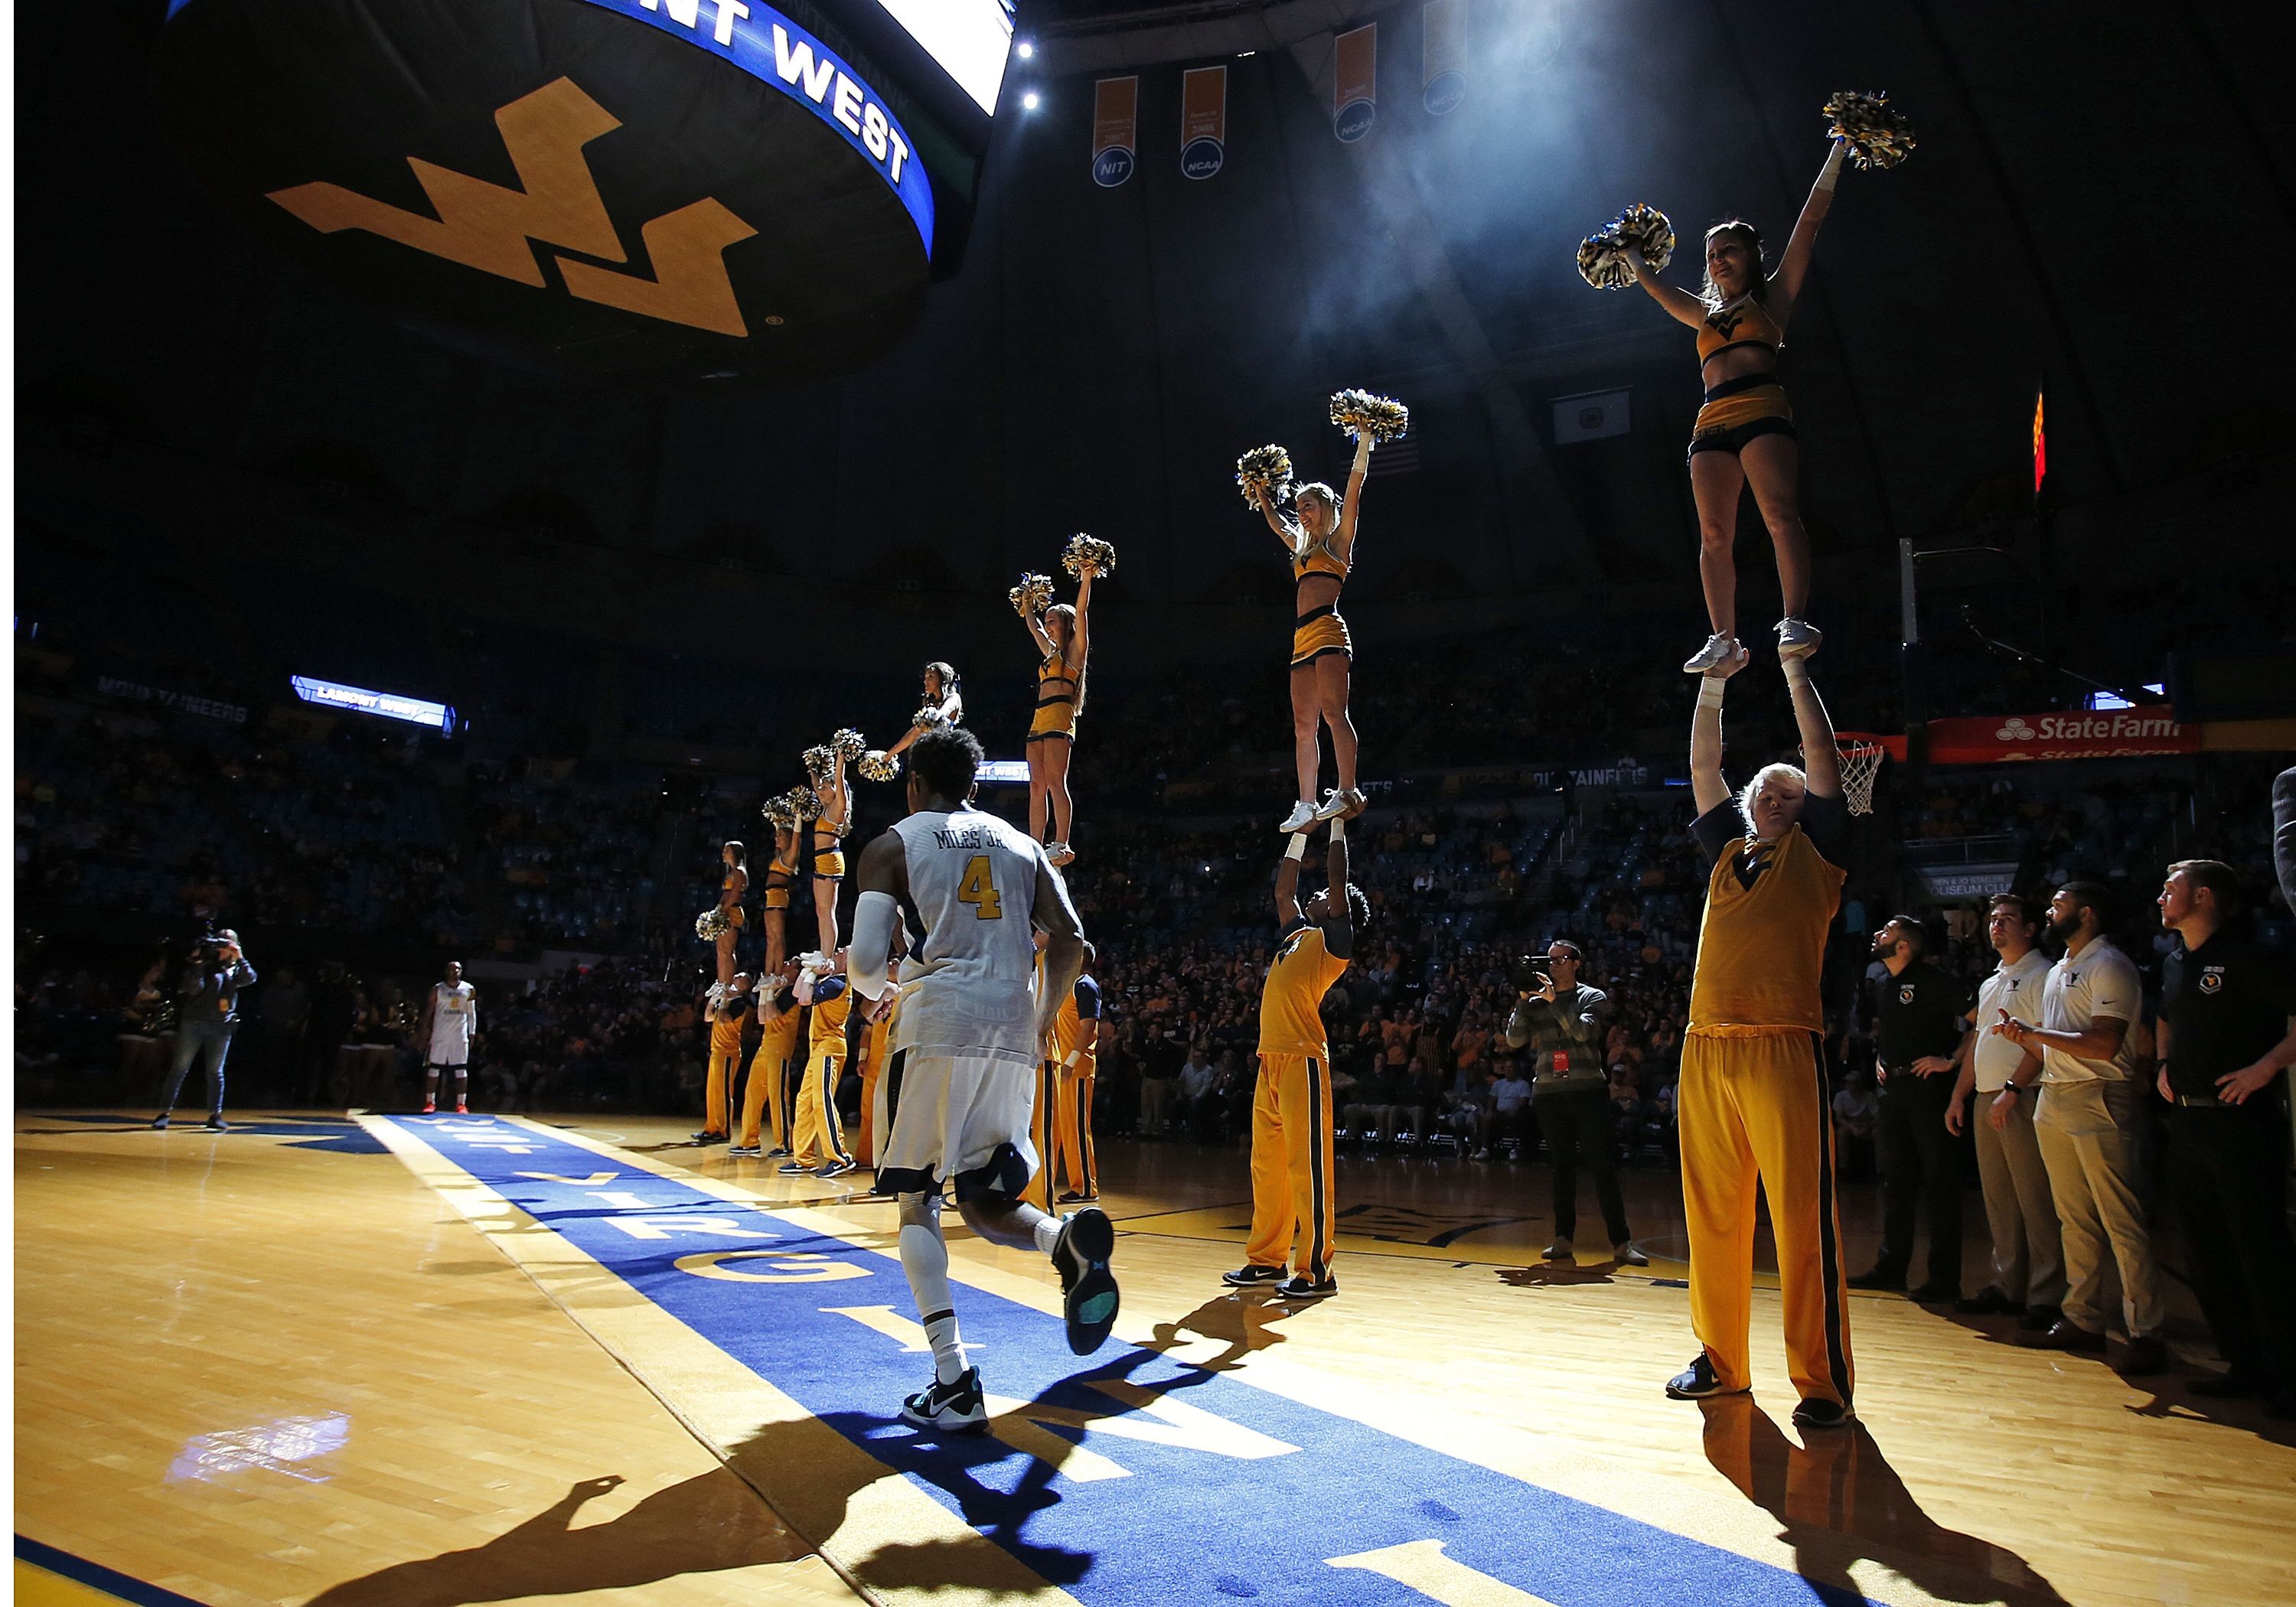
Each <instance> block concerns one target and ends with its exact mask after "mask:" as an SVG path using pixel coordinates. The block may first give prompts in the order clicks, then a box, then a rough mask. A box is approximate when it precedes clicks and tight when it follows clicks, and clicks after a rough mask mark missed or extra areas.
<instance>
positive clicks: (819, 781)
mask: <svg viewBox="0 0 2296 1607" xmlns="http://www.w3.org/2000/svg"><path fill="white" fill-rule="evenodd" d="M799 757H800V758H803V759H804V761H805V773H806V774H807V775H810V776H811V777H813V784H814V785H815V786H816V787H825V786H827V785H828V784H829V777H830V775H831V774H832V772H833V771H835V769H836V768H837V753H836V750H834V749H832V748H831V747H830V745H829V744H828V743H827V742H823V743H821V744H820V745H818V746H817V747H812V748H808V749H807V750H805V752H804V753H803V754H801V755H799Z"/></svg>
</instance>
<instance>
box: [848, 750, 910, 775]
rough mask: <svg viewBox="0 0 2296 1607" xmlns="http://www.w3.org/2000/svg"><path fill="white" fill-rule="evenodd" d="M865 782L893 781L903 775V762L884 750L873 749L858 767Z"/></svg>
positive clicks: (866, 754)
mask: <svg viewBox="0 0 2296 1607" xmlns="http://www.w3.org/2000/svg"><path fill="white" fill-rule="evenodd" d="M857 768H858V769H859V770H860V772H861V779H862V780H863V781H891V780H892V779H893V778H894V777H896V776H898V775H900V773H901V761H900V759H899V758H897V757H895V756H894V755H892V754H890V753H888V752H886V751H885V750H883V749H882V748H872V749H870V750H869V751H868V752H866V753H865V754H863V755H862V756H861V760H860V763H859V765H858V766H857Z"/></svg>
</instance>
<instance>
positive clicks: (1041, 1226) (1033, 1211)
mask: <svg viewBox="0 0 2296 1607" xmlns="http://www.w3.org/2000/svg"><path fill="white" fill-rule="evenodd" d="M1021 1209H1022V1210H1024V1211H1027V1212H1029V1214H1030V1215H1032V1216H1034V1217H1035V1218H1037V1219H1036V1220H1035V1221H1034V1222H1031V1223H1030V1224H1029V1232H1030V1233H1032V1234H1036V1236H1037V1249H1038V1250H1042V1251H1044V1252H1045V1254H1046V1255H1051V1254H1052V1253H1053V1246H1054V1245H1055V1244H1058V1243H1059V1242H1061V1219H1060V1218H1058V1217H1047V1216H1046V1215H1044V1214H1043V1213H1042V1212H1040V1211H1038V1210H1037V1208H1036V1207H1034V1206H1032V1205H1024V1206H1022V1207H1021Z"/></svg>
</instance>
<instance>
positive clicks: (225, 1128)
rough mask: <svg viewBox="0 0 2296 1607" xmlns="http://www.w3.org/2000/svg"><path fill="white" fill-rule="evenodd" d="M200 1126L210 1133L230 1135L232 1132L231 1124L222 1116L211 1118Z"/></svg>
mask: <svg viewBox="0 0 2296 1607" xmlns="http://www.w3.org/2000/svg"><path fill="white" fill-rule="evenodd" d="M200 1125H201V1127H205V1128H206V1129H207V1130H208V1131H209V1132H210V1133H228V1132H230V1131H231V1123H229V1122H227V1121H225V1119H223V1118H222V1117H220V1116H210V1117H209V1118H208V1119H206V1120H205V1121H203V1122H201V1123H200Z"/></svg>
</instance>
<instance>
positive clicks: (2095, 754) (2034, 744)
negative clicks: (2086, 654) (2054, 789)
mask: <svg viewBox="0 0 2296 1607" xmlns="http://www.w3.org/2000/svg"><path fill="white" fill-rule="evenodd" d="M1929 737H1930V763H1931V764H1933V765H1997V764H2003V763H2005V762H2007V761H2010V760H2013V759H2049V758H2136V757H2138V756H2141V755H2149V754H2162V753H2198V752H2199V751H2200V750H2201V728H2200V727H2199V726H2195V725H2180V724H2178V723H2177V719H2176V718H2175V717H2174V716H2173V715H2171V714H2170V713H2169V710H2168V709H2116V710H2113V711H2112V712H2110V713H2107V712H2103V711H2098V712H2095V713H2092V712H2090V711H2088V710H2087V709H2076V710H2074V711H2073V712H2071V713H2070V714H2031V715H2025V714H2012V715H2008V716H2002V715H1997V714H1989V715H1980V716H1976V717H1970V718H1963V719H1946V720H1931V722H1930V725H1929Z"/></svg>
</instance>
